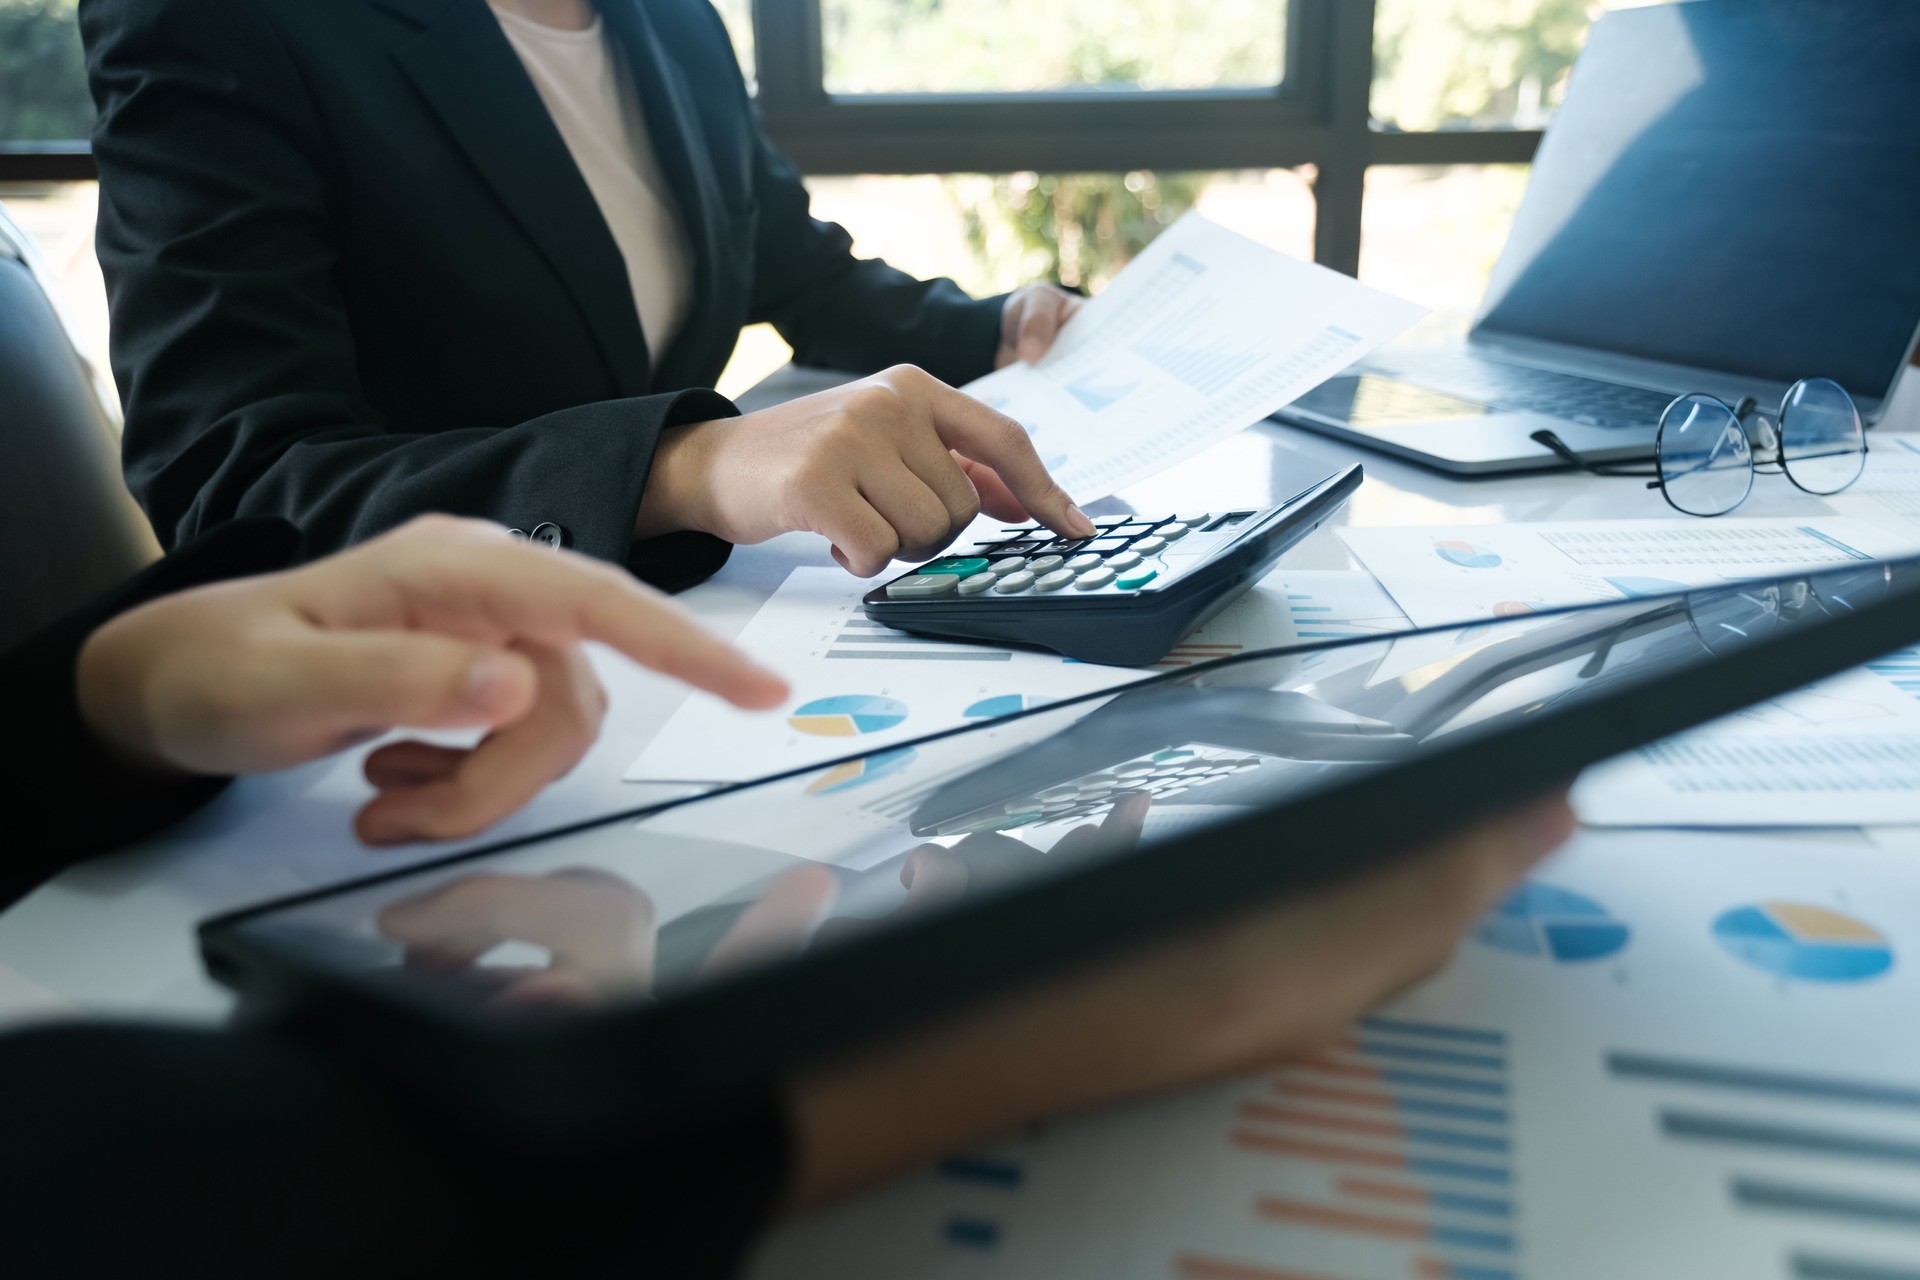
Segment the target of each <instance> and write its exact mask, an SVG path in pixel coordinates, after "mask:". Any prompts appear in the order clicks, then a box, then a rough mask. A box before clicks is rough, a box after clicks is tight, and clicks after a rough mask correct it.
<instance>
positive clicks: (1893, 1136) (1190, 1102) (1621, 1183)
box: [748, 832, 1920, 1280]
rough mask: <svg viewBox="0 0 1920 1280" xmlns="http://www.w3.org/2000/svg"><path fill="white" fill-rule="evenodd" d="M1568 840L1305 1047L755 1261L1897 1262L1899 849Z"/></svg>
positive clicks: (1044, 1143) (1557, 1270) (1902, 866)
mask: <svg viewBox="0 0 1920 1280" xmlns="http://www.w3.org/2000/svg"><path fill="white" fill-rule="evenodd" d="M1679 853H1680V850H1678V849H1676V848H1675V847H1674V846H1673V844H1672V842H1671V840H1669V839H1666V838H1662V837H1659V836H1653V835H1647V834H1644V833H1595V832H1586V833H1583V834H1581V835H1580V836H1578V837H1577V838H1576V840H1575V843H1574V844H1573V845H1572V846H1570V847H1569V849H1568V850H1567V851H1565V852H1564V853H1562V854H1561V855H1560V856H1558V857H1556V858H1555V859H1554V860H1552V861H1551V862H1549V863H1548V864H1547V865H1545V866H1544V867H1542V868H1541V869H1539V870H1538V871H1537V872H1536V873H1535V874H1534V876H1533V877H1532V879H1530V880H1529V881H1528V882H1527V883H1526V884H1525V885H1523V886H1521V888H1520V889H1518V890H1516V892H1515V895H1514V897H1513V898H1512V899H1511V900H1510V901H1509V902H1508V903H1507V904H1505V905H1504V906H1503V908H1502V909H1500V910H1496V911H1495V912H1493V913H1491V914H1490V915H1489V917H1488V919H1487V923H1486V925H1485V926H1484V927H1483V928H1481V929H1480V930H1479V931H1477V932H1476V933H1475V934H1474V935H1473V936H1472V937H1470V938H1469V939H1468V940H1467V941H1466V942H1465V943H1464V944H1462V946H1461V948H1460V951H1459V952H1458V953H1457V955H1456V957H1455V959H1454V961H1453V963H1452V964H1451V965H1450V966H1449V967H1448V968H1447V969H1446V970H1444V971H1443V972H1442V973H1441V974H1440V975H1439V976H1437V977H1436V978H1434V979H1432V980H1431V981H1429V982H1427V983H1426V984H1425V985H1424V986H1422V987H1421V988H1419V989H1418V990H1416V991H1415V992H1413V993H1412V994H1411V995H1409V996H1407V997H1406V998H1404V999H1402V1000H1400V1001H1398V1002H1396V1003H1395V1004H1394V1005H1392V1006H1390V1007H1388V1008H1387V1009H1384V1010H1382V1011H1380V1012H1379V1013H1377V1014H1376V1015H1373V1016H1370V1017H1367V1018H1364V1019H1362V1020H1361V1021H1360V1023H1359V1024H1358V1025H1356V1026H1355V1027H1354V1028H1353V1029H1352V1030H1351V1032H1350V1033H1349V1034H1347V1035H1346V1036H1345V1037H1343V1038H1341V1039H1340V1040H1339V1041H1338V1042H1336V1043H1335V1044H1333V1045H1331V1046H1329V1047H1328V1048H1327V1049H1326V1050H1325V1051H1323V1052H1319V1053H1315V1054H1313V1055H1311V1056H1308V1057H1306V1058H1305V1059H1303V1060H1296V1061H1294V1062H1292V1063H1290V1064H1288V1065H1286V1066H1284V1067H1281V1068H1279V1069H1276V1070H1272V1071H1267V1072H1263V1073H1260V1074H1257V1075H1251V1076H1248V1077H1245V1078H1244V1079H1240V1080H1235V1081H1231V1082H1229V1083H1226V1084H1222V1085H1214V1086H1208V1087H1204V1088H1200V1089H1196V1090H1192V1091H1188V1092H1185V1093H1181V1094H1178V1095H1176V1096H1173V1097H1168V1098H1163V1099H1159V1100H1156V1101H1151V1102H1146V1103H1141V1104H1136V1105H1133V1106H1128V1107H1120V1108H1114V1109H1110V1110H1107V1111H1105V1112H1103V1113H1099V1114H1094V1115H1090V1116H1079V1117H1072V1118H1066V1119H1062V1120H1060V1121H1058V1122H1055V1123H1046V1124H1041V1125H1037V1126H1032V1127H1031V1128H1029V1129H1028V1130H1027V1131H1025V1132H1022V1133H1019V1134H1015V1135H1009V1136H1008V1137H1007V1138H1006V1139H1004V1140H1001V1141H998V1142H989V1143H986V1144H983V1145H981V1146H979V1147H977V1148H973V1149H969V1150H966V1151H960V1152H954V1153H952V1154H951V1155H950V1156H949V1157H948V1158H947V1159H946V1160H944V1161H941V1162H940V1163H939V1164H937V1165H936V1166H935V1167H934V1168H932V1169H930V1170H928V1171H927V1172H925V1173H924V1174H922V1175H920V1176H917V1177H914V1178H909V1179H905V1180H903V1181H901V1182H899V1183H897V1184H895V1185H893V1186H891V1187H888V1188H886V1189H884V1190H881V1191H879V1192H876V1193H874V1194H872V1195H869V1196H867V1197H865V1198H864V1199H861V1200H859V1201H856V1202H854V1203H852V1204H849V1205H846V1206H843V1207H841V1208H838V1209H835V1210H831V1211H829V1212H826V1213H822V1214H818V1215H815V1216H813V1217H811V1218H809V1219H806V1220H803V1221H801V1222H799V1223H797V1224H795V1225H792V1226H789V1227H786V1228H784V1229H782V1230H781V1231H779V1232H777V1233H775V1234H774V1236H773V1237H772V1238H771V1239H770V1240H769V1241H768V1242H767V1244H766V1245H765V1246H764V1247H763V1248H762V1249H761V1251H760V1254H759V1256H758V1257H757V1258H756V1259H755V1261H754V1264H753V1265H752V1267H751V1268H750V1269H749V1271H748V1275H749V1276H750V1277H751V1280H829V1278H831V1280H883V1278H884V1280H898V1278H899V1277H903V1276H912V1277H916V1278H927V1280H947V1278H949V1277H967V1278H968V1280H1305V1278H1309V1277H1310V1278H1311V1280H1388V1278H1391V1280H1403V1278H1404V1280H1450V1278H1451V1280H1548V1278H1550V1280H1621V1278H1622V1277H1633V1278H1634V1280H1721V1278H1723V1277H1724V1278H1726V1280H1842V1278H1845V1280H1906V1278H1907V1277H1910V1276H1913V1275H1914V1274H1916V1267H1920V1260H1917V1259H1920V1250H1916V1246H1915V1242H1914V1241H1915V1236H1914V1224H1915V1223H1917V1222H1920V1069H1916V1068H1915V1066H1914V1064H1915V1063H1916V1062H1920V1020H1916V1019H1914V1018H1913V1017H1912V1016H1911V1010H1912V1009H1913V1008H1914V1007H1915V1004H1916V1002H1920V963H1917V962H1916V961H1917V960H1920V868H1916V867H1915V865H1914V864H1913V863H1912V862H1911V861H1909V860H1903V859H1896V858H1890V857H1888V856H1886V854H1885V853H1883V852H1880V851H1876V850H1871V849H1864V848H1861V847H1859V846H1849V845H1843V844H1815V843H1806V842H1793V843H1788V842H1779V841H1774V842H1765V843H1756V842H1754V841H1753V840H1750V839H1745V838H1734V837H1694V838H1691V839H1689V840H1688V842H1687V844H1686V846H1685V850H1684V855H1685V856H1684V857H1682V856H1677V855H1678V854H1679Z"/></svg>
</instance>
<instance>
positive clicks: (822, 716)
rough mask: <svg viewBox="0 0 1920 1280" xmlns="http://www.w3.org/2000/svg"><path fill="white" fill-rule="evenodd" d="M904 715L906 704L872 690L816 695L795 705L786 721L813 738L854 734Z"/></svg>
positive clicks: (877, 729) (878, 727)
mask: <svg viewBox="0 0 1920 1280" xmlns="http://www.w3.org/2000/svg"><path fill="white" fill-rule="evenodd" d="M906 718H907V704H906V703H904V702H896V701H895V700H894V699H892V698H883V697H881V696H879V695H878V694H872V693H844V694H840V695H838V696H836V697H832V698H816V699H814V700H813V701H812V702H809V703H807V704H806V705H804V706H802V707H799V708H797V709H796V710H795V711H794V713H793V714H792V715H790V716H788V717H787V723H788V724H789V725H791V726H793V727H794V728H795V729H798V730H799V731H800V732H801V733H808V734H812V735H813V736H814V737H816V738H857V737H859V736H860V735H861V734H863V733H879V732H881V731H883V730H886V729H891V728H893V727H894V726H895V725H897V724H899V723H900V722H901V721H903V720H905V719H906Z"/></svg>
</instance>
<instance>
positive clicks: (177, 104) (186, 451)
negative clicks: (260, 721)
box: [80, 0, 735, 586]
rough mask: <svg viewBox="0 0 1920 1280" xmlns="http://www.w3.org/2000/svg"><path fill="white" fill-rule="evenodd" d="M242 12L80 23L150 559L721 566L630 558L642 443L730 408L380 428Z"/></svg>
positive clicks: (271, 67)
mask: <svg viewBox="0 0 1920 1280" xmlns="http://www.w3.org/2000/svg"><path fill="white" fill-rule="evenodd" d="M260 10H261V6H257V5H249V4H243V3H228V2H226V0H195V2H194V3H169V4H155V3H152V2H151V0H85V2H84V3H83V4H82V5H81V9H80V22H81V31H82V35H83V37H84V39H85V42H86V47H87V64H88V76H89V82H90V84H91V86H92V90H93V95H94V100H95V103H96V105H97V106H98V108H99V117H98V122H97V123H96V125H95V128H94V134H93V154H94V160H95V163H96V164H97V165H98V167H99V171H100V178H101V183H100V190H101V199H100V213H99V229H98V233H97V238H98V249H99V254H100V261H101V266H102V268H103V270H104V272H105V274H106V278H107V285H108V293H109V298H110V302H111V310H112V320H113V326H112V327H113V337H114V341H113V348H114V350H113V355H114V361H113V363H114V374H115V377H116V378H117V380H118V381H119V385H120V387H121V392H122V397H123V399H124V402H125V408H126V421H127V426H126V435H125V441H124V456H125V463H126V472H127V481H128V484H129V486H130V487H131V488H132V489H133V492H134V494H135V496H137V497H138V498H139V499H140V501H141V503H142V505H143V506H144V507H145V508H146V511H147V514H148V516H149V518H150V519H151V520H152V522H153V525H154V528H155V530H156V531H157V532H158V533H159V536H160V539H161V541H162V543H163V544H165V545H168V546H172V545H174V544H176V543H178V542H180V541H182V540H184V539H187V538H190V537H192V536H193V535H195V534H197V533H199V532H201V531H203V530H205V529H208V528H210V527H212V526H214V525H217V524H219V523H221V522H222V521H226V520H231V519H234V518H236V517H243V516H254V515H266V516H279V517H283V518H285V519H287V520H290V521H292V522H293V523H294V524H296V525H298V526H299V528H300V529H301V530H302V532H303V533H304V534H305V536H306V538H307V541H308V549H309V551H310V552H311V553H313V554H322V553H326V552H330V551H334V550H337V549H339V548H341V547H344V546H347V545H349V544H351V543H354V542H358V541H361V540H363V539H365V538H367V537H369V536H371V535H373V534H375V533H378V532H381V531H382V530H384V529H388V528H391V527H393V526H394V525H397V524H401V523H403V522H404V521H405V520H406V519H408V518H409V517H411V516H413V515H417V514H420V513H422V512H427V511H445V512H451V513H455V514H461V515H472V516H482V517H485V518H488V519H492V520H497V521H500V522H501V523H504V524H508V525H517V526H519V527H522V528H529V529H530V528H532V527H534V526H535V525H537V524H540V523H543V522H553V523H556V524H559V525H561V526H562V527H564V528H565V529H566V530H567V531H568V532H569V534H570V536H571V541H572V545H573V546H574V547H575V548H576V549H578V550H581V551H584V552H586V553H588V554H590V555H594V556H598V557H600V558H601V559H605V560H611V561H615V562H628V563H631V564H632V565H633V567H634V568H635V570H636V572H640V573H642V574H643V575H647V576H652V577H655V578H656V579H659V580H661V581H662V585H668V586H677V585H684V582H683V581H680V579H685V578H689V577H691V578H695V579H697V578H698V577H699V576H702V575H703V574H704V573H710V572H712V571H713V569H715V568H717V567H718V566H719V564H720V563H721V561H722V560H723V559H724V557H725V547H724V544H720V543H718V542H717V541H715V540H713V539H706V538H697V537H685V538H677V540H676V541H674V542H673V543H671V544H668V545H666V546H664V547H654V548H649V547H647V546H645V545H643V546H642V547H641V548H639V554H638V555H637V556H635V557H632V558H630V555H629V553H630V550H631V549H632V548H631V547H630V544H631V543H632V537H633V528H634V524H635V521H636V519H637V517H638V513H639V508H640V499H641V495H642V494H643V492H644V491H645V488H646V482H647V473H648V469H649V467H650V466H651V464H652V459H653V454H654V449H655V446H656V444H657V442H658V440H659V437H660V433H661V432H662V431H663V430H665V429H666V428H668V427H671V426H675V425H680V424H685V423H690V422H696V421H703V420H708V419H713V418H718V417H727V416H731V415H732V414H733V413H734V412H735V410H734V409H733V407H732V405H731V404H729V403H728V402H727V401H726V400H725V399H723V398H722V397H720V396H718V395H717V394H715V393H713V392H711V391H704V390H691V391H682V392H678V393H674V394H664V395H649V396H641V397H635V398H629V399H620V400H610V401H603V402H599V403H594V404H586V405H580V406H577V407H573V408H569V409H564V410H561V411H559V412H555V413H551V414H547V415H545V416H542V417H539V418H536V419H534V420H532V421H528V422H524V423H519V424H515V425H508V426H498V425H493V426H487V425H475V426H472V427H467V428H462V427H458V426H456V427H454V428H453V429H448V430H435V431H431V432H428V431H422V430H412V431H410V430H409V429H408V424H407V423H405V422H384V421H378V420H376V417H375V415H374V413H373V412H372V410H371V409H370V408H369V406H368V404H367V403H366V401H365V398H364V396H363V395H362V393H361V390H360V384H359V380H358V372H357V364H356V356H355V347H354V340H353V334H352V332H351V329H350V325H349V321H348V315H347V310H346V307H345V304H344V301H343V299H342V297H341V295H340V292H339V290H338V287H337V285H336V282H335V274H334V273H335V268H336V266H337V264H338V261H339V257H340V249H339V245H340V243H341V236H340V234H339V228H337V227H336V226H335V225H334V222H333V219H332V216H331V213H330V207H329V198H328V194H329V190H330V178H329V172H330V164H329V159H328V156H329V150H328V144H327V142H326V140H325V139H324V137H323V136H322V128H321V124H320V122H319V115H318V111H317V110H316V108H315V106H314V104H313V102H312V100H311V98H310V97H309V96H308V95H307V93H306V91H305V90H304V88H303V79H302V74H301V72H300V70H299V68H298V67H297V66H296V65H295V63H294V61H293V59H292V57H291V56H290V54H289V53H288V51H287V50H286V48H285V47H284V45H283V43H282V42H281V40H280V37H279V36H278V35H277V33H276V32H275V31H274V30H273V29H272V28H270V26H269V25H268V21H267V19H266V17H265V16H263V14H262V13H261V12H260ZM436 425H438V424H436ZM689 556H690V557H691V558H692V559H691V563H690V562H689V559H688V557H689Z"/></svg>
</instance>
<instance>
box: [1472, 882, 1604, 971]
mask: <svg viewBox="0 0 1920 1280" xmlns="http://www.w3.org/2000/svg"><path fill="white" fill-rule="evenodd" d="M1631 932H1632V931H1631V930H1629V929H1628V928H1627V926H1626V925H1624V924H1622V923H1621V922H1620V921H1618V920H1615V919H1613V918H1612V917H1611V916H1609V915H1608V914H1607V909H1606V908H1605V907H1603V906H1601V905H1600V904H1599V903H1597V902H1595V901H1594V900H1593V899H1592V898H1589V897H1586V896H1584V895H1582V894H1578V893H1574V892H1573V891H1572V890H1570V889H1560V888H1556V887H1555V886H1553V885H1550V884H1535V883H1533V882H1532V881H1529V882H1528V883H1526V884H1523V885H1521V886H1520V887H1519V888H1518V889H1515V890H1514V891H1513V892H1512V893H1511V894H1509V895H1508V896H1507V900H1506V901H1505V902H1503V903H1501V904H1500V905H1499V906H1497V907H1495V908H1494V909H1493V912H1492V913H1491V914H1490V915H1488V916H1487V917H1486V919H1484V920H1482V921H1481V922H1480V927H1479V928H1478V929H1476V930H1475V931H1474V935H1473V936H1474V937H1476V938H1478V939H1479V940H1480V941H1481V942H1484V943H1486V944H1487V945H1488V946H1490V947H1493V948H1494V949H1496V950H1499V951H1508V952H1511V953H1513V954H1514V955H1517V956H1532V957H1534V958H1536V959H1542V960H1552V961H1555V962H1557V963H1560V964H1578V963H1580V962H1581V961H1584V960H1599V959H1602V958H1603V957H1606V956H1610V955H1612V954H1613V953H1614V952H1616V951H1618V950H1620V948H1622V947H1624V946H1626V945H1627V937H1628V935H1629V934H1630V933H1631Z"/></svg>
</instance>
